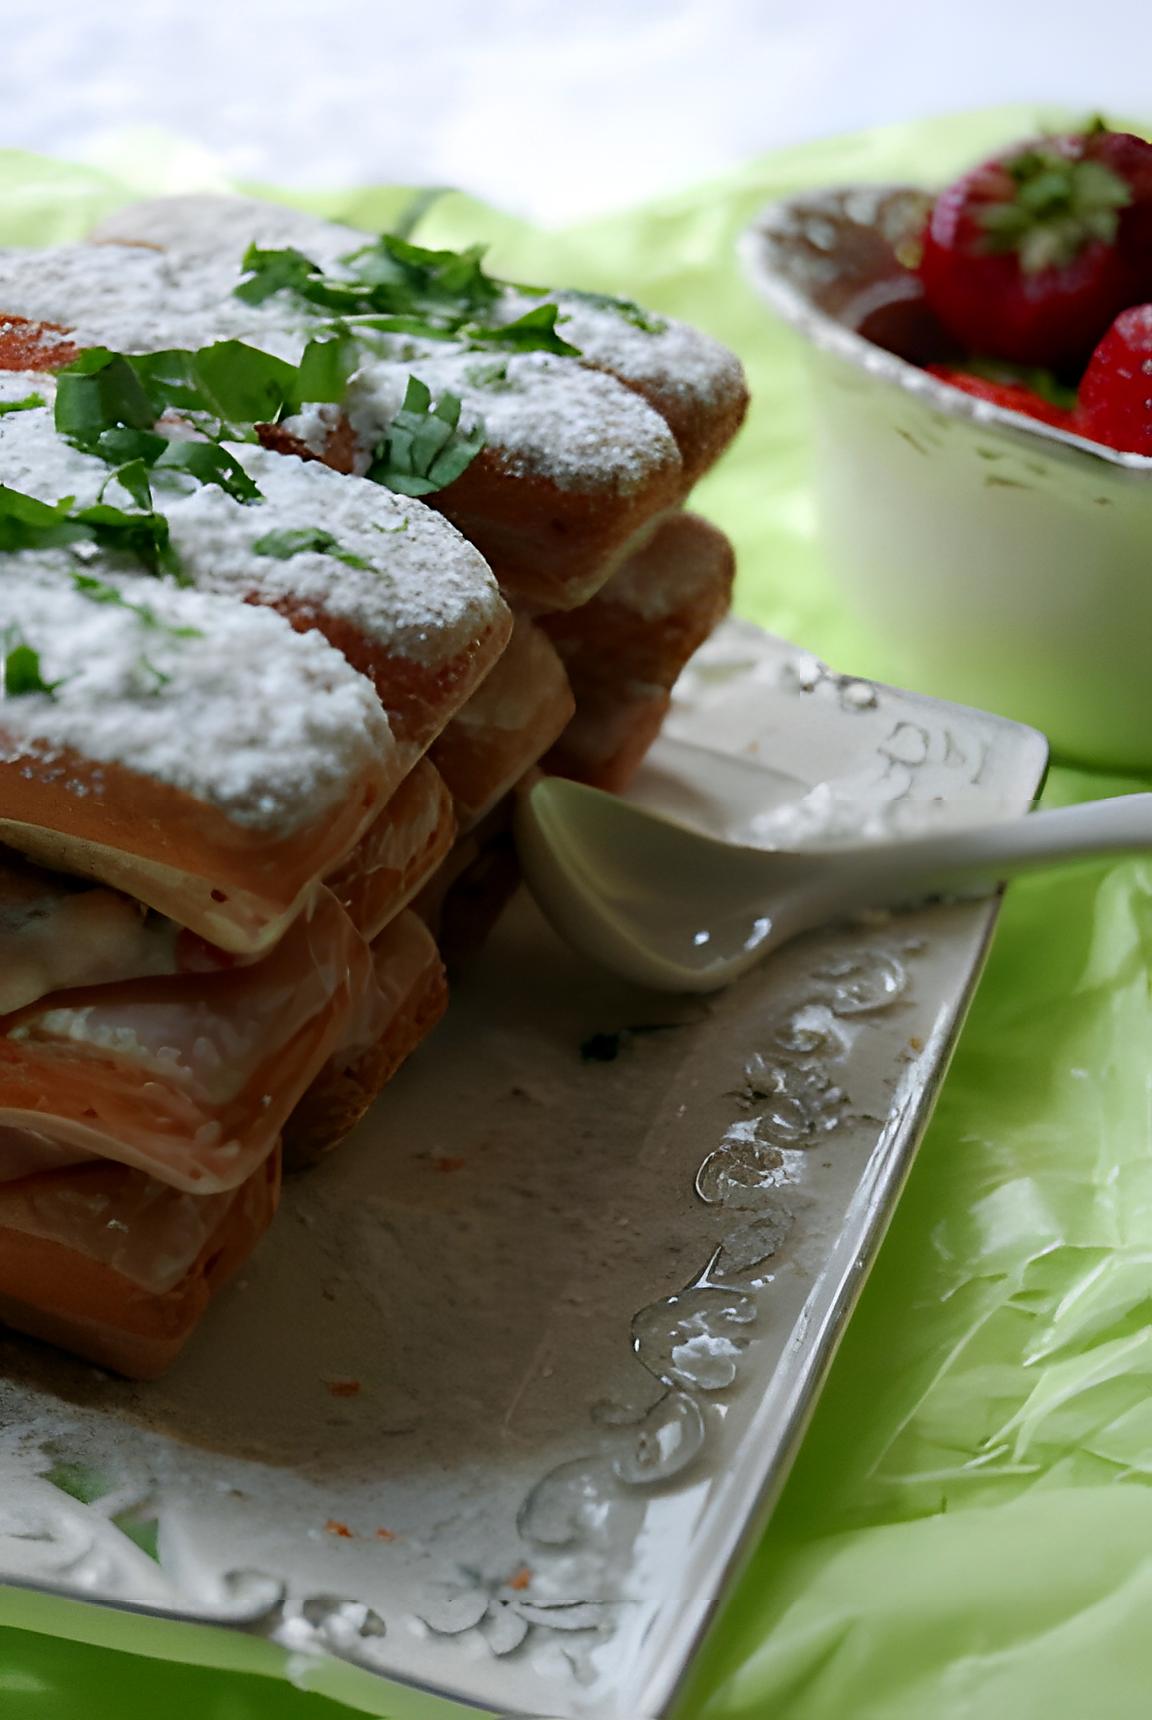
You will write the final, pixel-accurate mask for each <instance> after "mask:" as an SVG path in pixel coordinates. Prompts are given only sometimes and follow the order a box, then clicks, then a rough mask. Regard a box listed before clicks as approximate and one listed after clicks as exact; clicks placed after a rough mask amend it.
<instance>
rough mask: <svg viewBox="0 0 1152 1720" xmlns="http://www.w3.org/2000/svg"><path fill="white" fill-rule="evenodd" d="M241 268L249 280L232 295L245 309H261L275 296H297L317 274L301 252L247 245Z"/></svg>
mask: <svg viewBox="0 0 1152 1720" xmlns="http://www.w3.org/2000/svg"><path fill="white" fill-rule="evenodd" d="M240 267H241V268H242V269H243V271H244V273H245V274H246V275H247V276H248V279H247V280H246V281H241V282H240V285H239V286H238V287H235V288H233V292H234V294H235V296H236V297H237V298H238V299H243V301H244V303H245V304H246V305H262V304H263V303H264V300H265V299H270V298H271V297H272V295H273V294H274V293H283V292H298V291H299V290H300V288H301V287H302V286H305V285H307V283H308V281H309V280H310V279H311V278H312V276H313V275H315V274H317V273H318V272H319V271H318V270H317V267H316V264H315V263H313V262H312V261H311V259H310V258H308V257H306V256H305V255H304V253H303V251H297V250H296V249H295V247H294V246H291V245H285V246H283V247H282V248H281V249H278V250H267V249H265V248H264V247H262V246H260V245H249V247H248V249H247V250H246V251H245V253H244V256H243V258H242V259H241V263H240Z"/></svg>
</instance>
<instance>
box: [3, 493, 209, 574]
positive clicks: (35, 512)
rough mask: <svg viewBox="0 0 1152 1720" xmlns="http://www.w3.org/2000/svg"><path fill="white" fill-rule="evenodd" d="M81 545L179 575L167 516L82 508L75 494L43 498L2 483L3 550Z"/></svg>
mask: <svg viewBox="0 0 1152 1720" xmlns="http://www.w3.org/2000/svg"><path fill="white" fill-rule="evenodd" d="M77 543H94V544H97V545H98V546H99V547H100V548H101V549H106V550H110V551H121V552H123V553H125V554H127V555H131V556H132V557H134V559H136V560H137V561H139V562H142V563H143V565H144V566H145V567H146V568H147V569H148V571H149V572H150V573H161V572H165V573H172V574H176V575H177V576H178V575H179V564H178V563H177V561H176V556H175V552H174V550H173V549H172V546H171V543H170V542H169V537H168V521H167V520H166V519H165V518H164V516H163V514H157V513H152V512H151V511H148V512H142V513H128V512H126V511H125V510H123V509H121V508H114V507H111V506H110V505H109V504H108V503H107V502H96V503H94V504H93V505H92V506H91V507H86V508H77V507H76V505H75V498H74V497H73V496H64V497H63V498H62V499H61V500H60V501H58V502H54V503H50V502H41V501H39V500H38V499H37V498H36V497H35V496H26V495H24V494H23V492H22V491H20V490H11V489H9V488H8V487H7V485H5V484H0V551H8V552H14V551H18V550H25V549H56V548H61V547H65V546H68V545H70V544H77Z"/></svg>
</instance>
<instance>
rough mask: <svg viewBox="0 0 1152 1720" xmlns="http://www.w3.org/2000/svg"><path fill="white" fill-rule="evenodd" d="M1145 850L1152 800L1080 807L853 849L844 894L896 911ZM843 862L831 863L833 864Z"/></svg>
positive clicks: (1150, 835) (1151, 835)
mask: <svg viewBox="0 0 1152 1720" xmlns="http://www.w3.org/2000/svg"><path fill="white" fill-rule="evenodd" d="M1148 851H1152V794H1126V795H1120V796H1118V797H1117V798H1116V799H1114V800H1092V801H1085V802H1084V803H1082V804H1081V805H1079V806H1062V807H1058V808H1055V809H1054V810H1052V811H1046V812H1030V813H1028V814H1027V815H1026V816H1025V817H1024V818H1018V819H1014V820H1010V821H1005V822H1004V823H1002V824H990V825H985V826H983V827H981V828H979V829H976V830H953V831H949V832H947V833H946V834H942V835H938V836H921V837H914V838H912V839H911V840H910V841H903V842H897V843H892V844H891V845H888V844H885V845H884V846H883V848H880V847H876V848H873V849H871V850H868V849H858V850H856V854H855V857H854V858H856V859H857V860H858V862H859V870H858V876H857V879H856V880H855V883H854V884H852V885H849V888H848V892H847V893H848V894H850V895H852V896H853V897H854V898H855V897H858V898H859V901H860V905H861V906H863V905H870V906H873V907H895V906H897V905H899V904H901V903H904V902H907V901H910V900H912V899H914V898H916V897H923V896H929V895H933V896H934V895H941V894H946V893H948V892H950V891H952V890H957V889H967V890H970V889H971V887H972V886H973V885H974V884H975V885H980V884H983V885H985V886H986V887H987V888H989V889H991V888H993V887H994V886H995V885H997V884H1001V883H1003V882H1005V880H1007V879H1009V878H1013V877H1016V876H1017V875H1018V874H1019V873H1021V872H1032V871H1035V870H1037V869H1038V868H1040V867H1042V866H1055V865H1058V864H1060V863H1062V862H1065V861H1069V860H1081V859H1086V858H1088V857H1090V856H1093V855H1103V854H1132V853H1140V852H1148ZM846 859H847V856H846V855H843V854H841V855H839V856H838V857H837V861H838V864H842V863H843V862H844V861H845V860H846Z"/></svg>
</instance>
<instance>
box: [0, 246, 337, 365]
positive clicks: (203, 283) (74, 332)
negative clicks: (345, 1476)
mask: <svg viewBox="0 0 1152 1720" xmlns="http://www.w3.org/2000/svg"><path fill="white" fill-rule="evenodd" d="M239 279H240V272H239V268H238V259H237V258H236V257H234V256H232V255H231V254H228V255H217V256H216V257H214V258H205V259H203V260H202V261H199V262H197V264H196V265H195V266H194V267H190V266H189V265H188V264H187V263H186V262H185V261H184V260H183V259H182V258H181V257H180V256H178V255H174V254H173V255H168V254H166V253H164V252H161V251H152V250H144V249H141V248H140V247H138V246H127V245H61V246H58V247H56V248H55V249H52V250H45V251H28V250H15V249H11V250H3V251H0V313H6V314H8V315H9V316H20V317H27V318H28V319H29V320H30V321H33V322H52V323H59V324H61V325H62V326H63V327H65V328H66V329H68V331H69V333H70V338H71V339H72V341H73V343H74V344H75V345H77V346H108V347H111V348H113V350H115V351H117V352H155V351H158V350H162V349H164V348H169V347H199V346H208V345H210V344H211V343H212V342H213V341H218V340H247V341H250V342H251V344H252V345H253V346H259V347H261V348H262V349H263V350H264V351H266V352H271V353H274V354H275V356H276V357H278V358H284V359H287V360H288V361H289V362H290V363H297V362H298V361H299V358H300V354H301V353H302V351H303V349H304V346H305V344H306V342H307V340H308V327H309V324H310V321H311V319H310V317H309V315H308V313H307V312H306V311H300V310H297V309H296V308H295V307H294V306H293V305H292V304H291V302H290V301H284V302H283V303H277V304H275V305H274V307H271V308H268V307H265V306H262V305H246V304H245V303H244V302H243V300H241V299H238V298H236V297H235V296H234V294H233V291H232V289H233V288H234V287H235V285H236V283H237V281H238V280H239Z"/></svg>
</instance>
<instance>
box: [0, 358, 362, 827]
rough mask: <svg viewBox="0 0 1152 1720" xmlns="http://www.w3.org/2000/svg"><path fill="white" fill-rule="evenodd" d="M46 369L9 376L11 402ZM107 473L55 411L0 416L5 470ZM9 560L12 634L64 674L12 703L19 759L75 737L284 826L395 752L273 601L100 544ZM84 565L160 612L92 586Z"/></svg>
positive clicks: (340, 677)
mask: <svg viewBox="0 0 1152 1720" xmlns="http://www.w3.org/2000/svg"><path fill="white" fill-rule="evenodd" d="M37 380H39V379H37V378H34V377H27V376H19V375H6V376H3V377H0V401H2V400H13V399H19V398H21V397H22V396H23V395H24V394H26V393H27V392H28V387H29V384H30V383H33V382H36V381H37ZM288 464H290V463H289V462H285V465H288ZM107 471H108V469H107V467H105V466H104V465H103V464H102V462H100V461H98V460H95V459H93V458H92V457H90V456H88V455H84V454H80V453H78V452H77V451H76V450H75V449H73V448H70V447H69V446H68V444H67V443H65V442H64V441H63V440H62V439H61V438H60V437H58V436H56V434H55V432H54V430H53V428H52V425H51V419H50V416H49V413H48V412H47V411H46V410H42V409H41V410H32V411H28V412H18V413H11V414H5V415H3V416H0V481H3V482H4V483H6V484H8V485H9V486H10V487H12V488H14V489H23V490H26V491H27V492H28V493H30V494H33V495H36V496H38V497H40V498H41V499H42V500H46V501H51V500H55V499H57V498H58V497H60V496H62V495H73V496H76V497H77V499H78V500H79V501H81V502H85V501H89V500H92V499H94V496H95V494H96V493H97V491H98V489H99V485H100V483H101V482H102V481H103V479H104V478H106V477H107ZM109 499H112V496H111V495H110V497H109ZM191 499H193V498H187V500H191ZM185 500H186V499H185V498H180V499H179V501H180V503H181V505H182V504H183V502H184V501H185ZM222 500H227V498H222ZM233 506H235V507H239V504H233ZM252 511H253V512H257V511H258V510H255V509H254V510H252ZM176 512H177V509H176V508H174V509H173V513H176ZM85 551H88V553H83V552H85ZM5 560H6V566H5V569H4V577H3V579H2V580H0V637H3V638H4V639H5V641H6V648H7V649H10V648H11V645H12V644H13V643H14V642H23V643H27V644H28V645H30V646H31V647H32V648H33V649H34V650H35V651H36V652H37V653H38V654H39V659H40V671H41V675H42V677H43V679H44V680H45V681H46V682H47V683H49V684H51V683H58V685H56V687H55V691H54V693H53V694H52V695H48V694H45V693H28V694H22V695H19V696H11V697H7V698H4V699H3V700H2V701H0V735H2V737H3V738H2V740H0V757H2V758H4V759H6V760H7V761H9V762H11V761H12V760H13V759H14V758H16V757H17V756H19V755H20V754H21V753H23V752H24V751H26V750H32V751H34V752H35V753H36V754H37V755H38V757H39V758H40V760H41V768H42V769H44V770H51V769H53V768H55V767H54V765H53V758H54V755H55V754H57V753H58V752H59V751H60V750H61V749H64V748H75V749H76V750H77V751H78V752H79V753H80V754H81V755H82V756H84V757H87V758H90V759H95V760H98V761H100V762H104V763H116V764H120V765H123V766H125V767H126V768H128V769H130V770H132V771H135V772H138V773H139V774H141V775H143V776H147V777H152V778H155V779H156V780H158V781H160V782H164V783H168V784H170V785H172V786H173V787H176V788H180V789H183V790H185V791H186V792H188V793H189V794H192V795H194V796H195V797H196V798H198V799H200V800H203V801H206V802H208V803H209V804H211V805H214V806H217V807H220V808H221V809H222V810H224V811H226V812H227V813H228V815H229V816H230V817H232V818H233V819H235V820H236V821H237V822H239V823H242V824H246V825H252V826H256V827H258V828H261V829H268V830H275V831H277V832H280V833H284V834H287V833H290V832H291V830H293V829H296V828H299V827H301V826H303V825H305V824H307V823H309V822H311V821H312V820H314V819H316V818H319V817H321V816H322V815H323V814H324V812H325V811H326V810H327V809H329V808H331V807H335V806H337V805H338V804H340V803H341V802H342V801H343V800H344V799H345V798H346V797H347V795H348V794H349V793H350V792H351V791H352V790H353V788H354V787H355V786H356V785H357V783H358V782H359V780H360V778H361V777H362V776H363V775H364V774H365V773H366V772H369V771H372V770H374V769H377V768H379V766H380V763H381V762H382V761H385V760H387V758H388V757H389V756H390V755H391V753H392V751H393V747H394V742H393V739H392V735H391V731H390V729H389V726H388V720H387V718H386V717H385V715H384V713H383V711H382V710H381V708H380V704H379V701H378V699H377V698H376V695H375V692H374V691H373V689H372V687H371V685H370V683H369V682H368V681H367V680H365V679H364V677H363V676H361V675H359V674H357V673H356V671H355V670H353V669H352V668H350V667H349V665H348V664H347V663H346V662H345V661H344V659H343V657H342V656H341V655H340V653H339V652H338V651H336V650H335V649H334V648H333V647H332V646H330V645H329V644H328V643H327V642H326V641H325V640H324V639H323V638H322V637H321V635H320V634H319V633H306V634H303V633H298V632H296V631H295V630H294V629H293V628H292V627H291V626H290V625H289V623H288V622H287V621H285V620H284V618H283V617H282V616H280V615H278V614H276V613H275V612H274V611H273V610H270V609H260V608H257V607H254V606H253V605H250V604H244V603H237V602H235V601H234V600H232V599H230V598H227V597H222V596H217V595H214V594H209V593H205V592H200V591H190V590H184V589H181V588H179V587H177V586H175V585H173V584H171V583H169V582H168V581H165V580H161V579H149V578H146V577H143V576H142V575H141V574H140V573H139V572H138V571H133V567H134V564H133V563H131V562H130V561H125V560H124V559H123V558H122V557H119V556H115V555H112V554H110V553H106V552H102V551H96V550H94V549H93V548H91V546H88V545H77V546H74V547H73V548H60V549H50V550H25V551H21V552H20V553H19V554H12V555H9V556H7V557H6V558H5ZM77 573H82V574H84V575H86V576H88V577H96V578H99V579H100V580H101V581H103V582H104V583H105V584H107V585H109V586H111V587H113V588H114V589H115V590H117V591H118V592H120V593H121V595H122V596H123V598H124V599H125V602H126V603H134V604H136V605H137V606H143V607H145V608H146V609H147V611H148V612H149V614H150V615H151V617H153V618H154V619H152V620H149V618H148V617H147V616H143V615H140V614H138V613H136V612H134V611H133V610H131V609H128V608H125V607H122V606H118V605H115V604H109V603H97V602H94V601H92V599H91V598H89V597H85V596H83V595H82V594H81V593H80V592H78V591H77V590H76V589H75V586H74V584H73V576H74V575H75V574H77ZM178 628H192V629H196V630H197V632H196V636H194V637H182V636H180V635H178V633H177V632H176V631H174V630H175V629H178Z"/></svg>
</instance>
